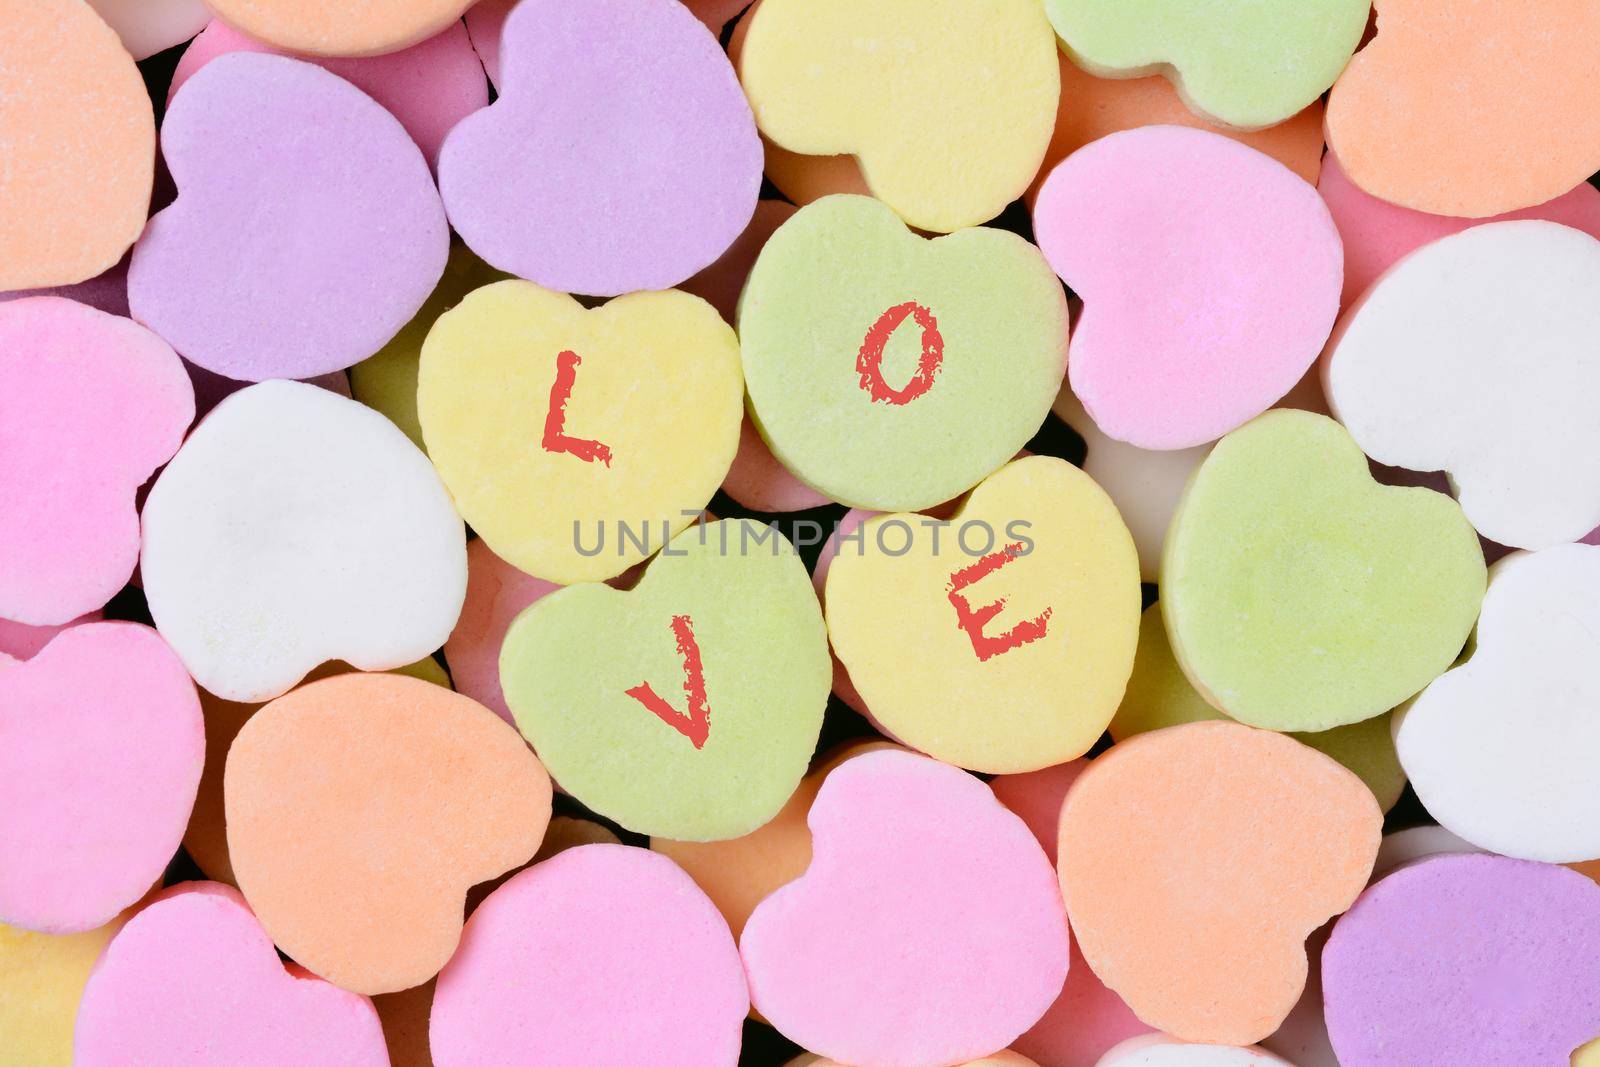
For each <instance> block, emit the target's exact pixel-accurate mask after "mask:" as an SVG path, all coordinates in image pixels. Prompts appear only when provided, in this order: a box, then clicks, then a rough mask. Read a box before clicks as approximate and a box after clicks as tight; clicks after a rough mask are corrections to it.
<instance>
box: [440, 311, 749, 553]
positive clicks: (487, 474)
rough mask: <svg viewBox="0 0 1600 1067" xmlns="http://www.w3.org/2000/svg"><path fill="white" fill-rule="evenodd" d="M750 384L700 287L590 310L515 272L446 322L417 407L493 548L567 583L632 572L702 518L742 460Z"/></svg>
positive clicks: (467, 514) (471, 517)
mask: <svg viewBox="0 0 1600 1067" xmlns="http://www.w3.org/2000/svg"><path fill="white" fill-rule="evenodd" d="M743 397H744V380H743V377H742V375H741V371H740V367H739V342H738V339H737V338H736V337H735V336H734V333H733V330H732V329H731V328H729V326H728V325H727V324H726V323H725V322H723V321H722V317H721V316H720V315H718V314H717V312H716V310H715V309H714V308H713V307H712V306H711V305H710V304H707V303H706V302H705V301H704V300H701V299H700V298H699V297H694V296H690V295H688V294H687V293H680V292H678V291H676V290H667V291H666V292H649V293H631V294H629V295H627V296H623V297H619V298H617V299H615V300H612V301H611V302H610V303H607V304H605V305H604V306H602V307H598V308H595V309H593V310H585V309H584V307H583V306H582V305H581V304H579V303H578V302H577V301H576V300H574V299H573V298H572V297H570V296H567V295H565V294H563V293H553V292H550V291H549V290H547V289H541V288H540V287H539V286H537V285H534V284H532V283H531V282H524V281H507V282H499V283H497V284H495V285H490V286H486V287H484V288H482V289H479V290H477V291H475V292H473V293H472V294H471V295H469V296H468V297H467V298H466V299H465V300H463V301H462V302H461V303H460V305H458V306H457V307H456V308H455V309H453V310H451V311H449V312H447V313H446V314H445V315H443V316H442V317H441V318H440V319H439V321H438V322H437V323H436V324H435V325H434V327H433V330H432V332H431V333H429V334H428V340H427V342H426V343H425V344H424V345H423V348H422V365H421V368H420V371H419V375H418V389H417V414H418V416H419V417H420V419H421V422H422V433H423V438H424V439H425V440H426V442H427V446H428V454H429V456H430V458H432V460H433V462H434V465H435V466H436V467H437V468H438V470H439V475H440V477H442V478H443V479H444V482H445V485H446V486H447V487H448V488H449V490H450V493H451V495H452V496H453V497H454V498H455V502H456V506H457V507H458V508H459V509H460V511H461V514H462V516H463V517H464V518H465V519H466V520H467V522H468V523H470V524H471V525H472V528H473V529H475V530H476V531H477V532H478V534H479V536H481V537H482V538H483V539H484V540H485V541H486V542H488V544H489V547H490V548H492V549H493V550H494V552H495V554H496V555H498V556H500V557H501V558H502V559H504V560H506V561H507V562H508V563H511V564H513V565H514V566H516V567H518V568H520V569H522V570H524V571H526V572H527V573H529V574H532V575H535V576H537V577H540V578H544V579H546V580H548V581H552V582H557V583H560V584H562V585H570V584H573V583H575V582H594V581H601V580H604V579H606V578H610V577H612V576H614V575H617V574H620V573H622V572H623V571H624V570H627V569H628V567H630V566H632V565H633V564H635V563H637V562H639V561H640V560H641V559H644V558H646V557H647V556H649V555H651V554H652V553H654V552H655V551H656V550H657V549H659V548H660V547H661V546H662V545H663V544H664V543H665V542H666V541H668V540H670V539H671V537H672V535H673V534H676V533H677V532H679V531H681V530H683V529H684V528H686V527H687V526H688V525H689V524H690V522H691V521H693V519H694V517H695V516H696V515H697V514H698V512H699V510H700V509H701V508H703V507H704V506H705V505H706V502H707V501H709V500H710V499H711V496H712V494H713V493H715V492H716V491H717V486H718V485H720V484H721V482H722V478H723V475H725V474H726V473H727V471H728V467H729V466H730V465H731V464H732V462H733V455H734V452H735V450H736V449H737V448H738V444H739V422H740V418H741V417H742V414H743Z"/></svg>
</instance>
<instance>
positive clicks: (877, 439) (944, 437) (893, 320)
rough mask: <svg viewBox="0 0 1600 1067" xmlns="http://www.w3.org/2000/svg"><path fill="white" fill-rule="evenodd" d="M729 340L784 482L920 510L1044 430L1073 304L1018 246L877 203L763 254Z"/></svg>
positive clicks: (837, 208)
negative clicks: (929, 233)
mask: <svg viewBox="0 0 1600 1067" xmlns="http://www.w3.org/2000/svg"><path fill="white" fill-rule="evenodd" d="M761 10H763V11H764V10H766V8H765V7H764V6H763V8H762V9H761ZM739 338H740V342H741V344H742V346H743V356H744V372H745V378H746V384H747V387H748V388H749V391H750V410H751V414H752V416H753V417H754V418H755V422H756V425H757V427H758V428H759V429H760V430H761V435H762V437H763V438H765V439H766V441H767V444H768V445H770V446H771V447H772V451H773V453H774V454H775V455H776V456H777V457H778V459H779V460H780V461H781V462H782V463H783V465H784V466H785V467H787V468H788V469H789V470H791V471H793V472H794V473H795V475H796V476H798V477H799V478H800V480H801V481H803V482H805V483H806V484H807V485H809V486H811V487H812V488H814V489H816V490H818V491H820V492H822V493H823V494H825V495H826V496H828V497H829V498H830V499H833V500H837V501H840V502H841V503H845V504H849V505H852V506H855V507H863V508H873V509H904V510H915V509H918V508H925V507H931V506H932V505H934V504H939V503H943V502H944V501H946V500H949V499H951V498H952V497H955V496H959V495H960V494H961V493H963V492H965V491H966V490H968V489H970V488H972V486H973V485H975V484H976V483H977V482H978V481H979V480H981V479H982V478H983V477H984V476H985V475H988V474H990V473H991V472H993V471H994V470H995V469H996V468H998V467H999V466H1000V465H1001V464H1002V463H1004V462H1006V460H1008V459H1010V458H1011V457H1012V456H1014V455H1016V453H1017V451H1018V450H1019V449H1020V448H1021V447H1022V446H1023V445H1024V444H1026V443H1027V441H1028V438H1029V437H1031V436H1032V435H1033V433H1034V432H1035V431H1036V430H1037V429H1038V428H1039V424H1040V423H1041V422H1042V421H1043V420H1044V417H1045V413H1046V412H1047V411H1048V410H1049V407H1050V401H1051V399H1052V398H1053V397H1054V396H1055V395H1056V392H1057V390H1058V389H1059V388H1060V386H1061V378H1062V374H1063V371H1064V367H1065V363H1066V352H1067V305H1066V300H1065V298H1064V296H1063V294H1062V292H1061V287H1060V285H1059V284H1058V283H1057V282H1056V280H1055V279H1054V278H1052V277H1051V276H1050V269H1049V267H1048V266H1047V265H1046V264H1045V262H1044V260H1043V259H1042V258H1041V257H1040V255H1039V252H1038V250H1037V249H1036V248H1034V247H1033V246H1032V245H1030V244H1028V243H1027V242H1026V241H1024V240H1022V239H1021V238H1020V237H1017V236H1016V235H1015V234H1011V233H1005V232H1003V231H1000V230H990V229H974V230H966V231H963V232H961V233H957V234H952V235H950V236H949V237H942V238H939V239H937V240H935V241H931V242H924V241H923V240H922V239H921V238H919V237H917V236H916V235H915V234H913V233H911V232H910V231H908V230H907V229H906V228H905V227H904V225H902V224H901V222H900V221H899V220H898V219H897V218H895V216H894V213H893V212H891V211H889V210H888V209H887V208H886V207H884V205H883V204H881V203H879V202H877V201H875V200H871V199H868V198H866V197H857V196H841V197H829V198H827V199H826V200H821V201H818V202H817V203H815V204H812V205H810V206H809V207H805V208H802V209H801V210H800V211H799V213H797V214H796V215H795V216H794V218H792V219H790V220H789V221H788V222H786V223H784V225H783V226H781V227H780V228H779V229H778V232H777V233H775V234H773V236H772V238H771V239H770V240H769V241H768V242H767V245H766V247H765V248H764V249H762V251H761V256H760V258H759V259H758V260H757V261H756V265H755V269H754V270H753V271H751V273H750V280H749V281H748V282H747V283H746V285H745V289H744V295H743V297H742V298H741V299H740V304H739Z"/></svg>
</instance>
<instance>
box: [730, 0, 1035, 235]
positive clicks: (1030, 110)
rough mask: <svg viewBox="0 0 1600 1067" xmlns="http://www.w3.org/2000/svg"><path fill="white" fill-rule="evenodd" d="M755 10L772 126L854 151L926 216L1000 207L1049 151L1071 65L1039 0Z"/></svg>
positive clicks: (808, 146)
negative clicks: (1065, 68)
mask: <svg viewBox="0 0 1600 1067" xmlns="http://www.w3.org/2000/svg"><path fill="white" fill-rule="evenodd" d="M746 21H747V23H748V30H747V31H746V33H745V37H744V39H743V47H742V49H741V50H740V54H739V57H738V63H739V76H740V79H741V80H742V81H743V82H744V87H745V95H747V96H748V97H749V98H750V106H751V108H752V109H753V110H754V111H755V115H756V125H757V126H759V127H760V128H761V132H762V133H763V134H764V135H765V136H766V137H767V138H769V139H770V140H771V141H772V142H773V143H774V144H776V145H778V146H779V147H780V148H785V149H788V150H789V151H791V152H800V153H803V154H806V155H813V156H829V155H840V154H851V155H854V156H856V158H857V159H858V160H859V161H860V163H861V171H862V174H863V176H864V177H865V178H866V182H867V185H868V186H869V187H870V188H871V190H872V192H873V195H875V196H877V197H878V198H880V199H881V200H883V201H884V202H885V203H887V204H888V205H889V206H890V207H892V208H894V209H895V211H896V212H898V213H899V215H900V216H901V218H903V219H905V220H906V222H908V223H910V224H911V225H912V226H915V227H917V228H918V229H923V230H935V231H938V232H941V233H948V232H950V231H951V230H955V229H958V228H960V227H963V226H973V225H976V224H978V223H980V222H985V221H987V220H989V219H992V218H994V217H995V216H996V215H998V214H999V213H1000V212H1001V211H1002V210H1003V209H1004V208H1005V206H1006V205H1007V204H1008V203H1010V202H1011V201H1013V200H1015V199H1017V198H1018V197H1019V196H1021V195H1022V193H1023V191H1024V190H1025V189H1027V187H1028V183H1029V182H1031V181H1032V180H1033V177H1034V175H1035V173H1037V171H1038V169H1039V165H1040V163H1041V162H1042V161H1043V159H1044V153H1045V149H1046V147H1047V146H1048V145H1049V143H1050V134H1051V131H1052V130H1053V128H1054V124H1055V116H1056V104H1057V101H1058V99H1059V97H1060V92H1061V71H1060V68H1059V66H1058V65H1057V60H1056V47H1055V33H1054V31H1052V30H1051V28H1050V24H1049V22H1048V21H1047V20H1046V19H1045V16H1044V10H1043V8H1042V7H1041V6H1040V4H1039V2H1038V0H986V2H985V3H981V4H974V3H971V2H970V0H873V2H872V3H870V4H864V3H861V2H860V0H761V4H760V6H759V7H758V8H757V9H755V10H754V11H753V12H752V13H751V14H750V16H749V17H748V19H747V20H746Z"/></svg>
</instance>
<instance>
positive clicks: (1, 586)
mask: <svg viewBox="0 0 1600 1067" xmlns="http://www.w3.org/2000/svg"><path fill="white" fill-rule="evenodd" d="M193 419H194V391H193V390H192V389H191V388H190V386H189V378H188V376H187V375H186V374H184V371H183V364H182V363H181V362H180V361H179V359H178V357H177V355H176V354H175V353H174V352H173V351H172V349H171V348H170V347H168V346H167V344H166V342H164V341H162V340H161V338H159V337H157V336H156V335H155V334H153V333H151V332H150V331H148V330H146V329H144V328H143V327H141V326H139V325H137V324H136V323H132V322H129V321H128V320H127V319H122V318H117V317H115V316H112V315H107V314H105V313H104V312H101V311H96V310H94V309H93V308H88V307H85V306H83V305H82V304H75V303H73V302H72V301H70V300H63V299H61V298H60V297H34V298H30V299H27V300H18V301H15V302H13V303H8V304H0V502H3V503H0V618H6V619H11V620H13V621H16V622H23V623H29V624H32V625H58V624H61V623H65V622H70V621H72V620H73V619H74V618H77V617H78V616H79V615H82V614H84V613H85V612H89V611H94V610H96V609H98V608H100V607H103V606H104V605H105V602H106V601H107V600H110V599H111V597H112V596H113V595H114V594H115V593H116V591H117V590H118V589H120V588H122V586H123V585H124V584H126V583H127V581H128V576H129V575H130V574H132V573H133V566H134V563H135V562H136V561H137V560H138V558H139V517H138V515H137V514H136V513H135V512H134V509H133V497H134V491H135V490H136V489H138V488H139V486H140V485H141V484H142V483H143V482H144V481H145V480H146V479H148V478H149V477H150V475H151V474H152V473H153V472H154V471H155V469H156V468H157V467H158V466H160V465H161V464H163V463H165V462H166V461H167V460H169V459H171V458H172V454H173V453H174V452H176V451H177V450H178V445H179V444H180V443H181V442H182V441H183V433H184V430H186V429H187V428H188V426H189V423H190V422H191V421H192V420H193Z"/></svg>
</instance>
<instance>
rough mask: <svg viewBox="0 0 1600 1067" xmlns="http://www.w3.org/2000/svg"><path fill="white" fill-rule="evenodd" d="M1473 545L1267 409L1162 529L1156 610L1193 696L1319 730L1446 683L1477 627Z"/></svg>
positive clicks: (1418, 500)
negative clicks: (1443, 676)
mask: <svg viewBox="0 0 1600 1067" xmlns="http://www.w3.org/2000/svg"><path fill="white" fill-rule="evenodd" d="M1484 582H1485V574H1484V565H1483V554H1482V552H1481V551H1480V550H1479V548H1478V539H1477V537H1476V536H1474V534H1473V532H1472V528H1471V527H1470V526H1469V525H1468V524H1467V521H1466V519H1465V518H1464V517H1463V516H1462V514H1461V509H1460V508H1459V507H1457V506H1456V505H1455V503H1454V502H1453V501H1451V500H1450V498H1449V497H1447V496H1444V495H1443V494H1440V493H1435V492H1433V491H1432V490H1427V489H1416V488H1402V487H1397V486H1385V485H1379V484H1377V483H1376V482H1374V481H1372V478H1371V476H1370V475H1369V474H1368V472H1367V462H1366V457H1364V456H1363V455H1362V454H1361V450H1360V449H1359V448H1357V447H1356V444H1355V442H1354V441H1352V440H1351V439H1350V435H1349V434H1347V433H1345V431H1344V429H1343V428H1342V427H1341V426H1339V424H1338V423H1336V422H1334V421H1333V420H1332V419H1328V418H1325V417H1323V416H1321V415H1314V414H1312V413H1310V412H1305V411H1273V412H1269V413H1267V414H1266V415H1263V416H1261V417H1260V418H1258V419H1256V420H1255V421H1253V422H1251V423H1250V424H1249V425H1247V426H1245V427H1243V428H1242V429H1239V430H1236V431H1234V432H1233V433H1231V434H1229V435H1228V436H1227V437H1225V438H1223V439H1222V441H1220V442H1219V443H1218V444H1217V447H1216V448H1215V449H1214V450H1213V451H1212V453H1211V455H1210V456H1209V457H1208V458H1207V459H1206V461H1205V462H1204V463H1203V464H1201V466H1200V470H1199V472H1198V473H1197V474H1196V475H1195V477H1194V480H1193V481H1192V482H1191V483H1190V485H1189V489H1188V492H1187V493H1186V494H1185V495H1184V499H1183V502H1182V504H1181V505H1179V508H1178V513H1177V515H1175V516H1174V517H1173V520H1172V529H1171V531H1170V532H1169V533H1168V534H1167V544H1166V551H1165V554H1164V556H1163V559H1162V566H1161V606H1162V611H1163V612H1164V614H1165V617H1166V624H1167V633H1168V635H1169V636H1170V637H1171V639H1172V650H1173V652H1174V653H1175V654H1176V655H1177V657H1178V662H1179V664H1181V665H1182V668H1183V673H1184V674H1186V675H1187V676H1188V678H1189V681H1190V682H1191V683H1193V685H1194V687H1195V688H1196V689H1197V690H1198V691H1199V692H1200V694H1201V696H1202V697H1204V699H1205V700H1206V701H1207V702H1208V703H1210V704H1211V705H1212V706H1213V707H1216V708H1219V709H1221V710H1222V711H1224V712H1226V713H1227V714H1228V715H1230V716H1232V717H1233V718H1235V719H1238V720H1239V721H1240V722H1246V723H1249V724H1251V725H1252V726H1264V727H1269V728H1271V729H1276V730H1327V729H1330V728H1332V727H1335V726H1342V725H1344V724H1346V723H1353V722H1360V721H1361V720H1363V719H1370V718H1372V717H1373V716H1375V715H1380V714H1382V713H1383V712H1385V711H1387V710H1389V709H1390V708H1392V707H1394V706H1395V705H1396V704H1399V703H1400V702H1401V701H1403V700H1405V699H1406V698H1407V697H1409V696H1411V695H1413V694H1415V693H1416V692H1417V691H1418V690H1420V689H1421V688H1422V687H1423V686H1425V685H1427V684H1428V683H1429V682H1431V681H1433V679H1435V678H1437V677H1438V676H1439V675H1440V674H1442V673H1443V672H1444V671H1445V669H1446V668H1448V667H1449V666H1450V664H1451V662H1452V661H1453V660H1454V659H1455V657H1456V654H1457V653H1458V652H1460V650H1461V646H1462V644H1463V643H1464V642H1465V641H1466V639H1467V635H1468V634H1469V633H1471V630H1472V624H1473V621H1474V620H1475V619H1476V618H1477V614H1478V606H1479V604H1480V602H1481V601H1482V599H1483V589H1484Z"/></svg>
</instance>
